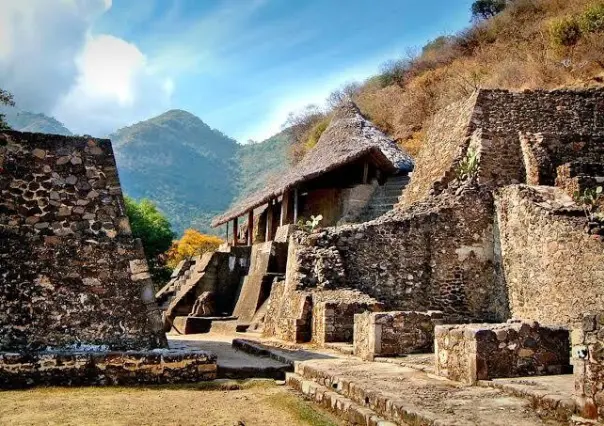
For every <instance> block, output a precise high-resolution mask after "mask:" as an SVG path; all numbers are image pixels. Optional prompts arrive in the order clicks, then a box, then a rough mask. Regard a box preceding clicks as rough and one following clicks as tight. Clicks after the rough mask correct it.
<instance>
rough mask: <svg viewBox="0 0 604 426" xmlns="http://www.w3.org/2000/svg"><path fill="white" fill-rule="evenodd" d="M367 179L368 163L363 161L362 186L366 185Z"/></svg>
mask: <svg viewBox="0 0 604 426" xmlns="http://www.w3.org/2000/svg"><path fill="white" fill-rule="evenodd" d="M367 179H369V162H367V161H365V164H364V165H363V184H366V183H367Z"/></svg>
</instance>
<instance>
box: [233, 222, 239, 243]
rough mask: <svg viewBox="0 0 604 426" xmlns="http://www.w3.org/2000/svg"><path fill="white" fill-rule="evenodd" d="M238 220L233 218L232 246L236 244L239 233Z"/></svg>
mask: <svg viewBox="0 0 604 426" xmlns="http://www.w3.org/2000/svg"><path fill="white" fill-rule="evenodd" d="M238 221H239V218H237V217H236V218H235V219H233V247H235V246H237V244H238V241H237V237H238V235H237V234H238V233H239V225H238V224H237V222H238Z"/></svg>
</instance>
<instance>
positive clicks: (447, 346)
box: [435, 321, 572, 384]
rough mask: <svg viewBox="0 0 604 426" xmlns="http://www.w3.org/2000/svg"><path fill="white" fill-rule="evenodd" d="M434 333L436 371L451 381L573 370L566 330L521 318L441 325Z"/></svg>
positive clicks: (472, 380)
mask: <svg viewBox="0 0 604 426" xmlns="http://www.w3.org/2000/svg"><path fill="white" fill-rule="evenodd" d="M435 336H436V338H435V356H436V360H435V362H436V374H438V375H440V376H443V377H446V378H448V379H451V380H455V381H459V382H464V383H469V384H473V383H475V382H476V381H477V380H490V379H495V378H509V377H524V376H537V375H548V374H565V373H570V372H571V371H572V369H571V366H570V336H569V331H568V330H567V329H566V328H562V327H555V326H553V327H546V326H540V325H539V324H538V323H536V322H520V321H508V322H507V323H503V324H465V325H439V326H436V329H435Z"/></svg>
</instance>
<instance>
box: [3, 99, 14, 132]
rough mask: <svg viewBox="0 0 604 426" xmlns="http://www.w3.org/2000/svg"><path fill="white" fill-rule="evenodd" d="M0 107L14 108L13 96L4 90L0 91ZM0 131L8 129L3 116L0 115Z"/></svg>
mask: <svg viewBox="0 0 604 426" xmlns="http://www.w3.org/2000/svg"><path fill="white" fill-rule="evenodd" d="M0 105H6V106H15V102H14V101H13V95H12V94H10V93H9V92H7V91H6V90H2V89H0ZM0 129H10V126H9V125H8V123H7V122H6V120H5V115H4V114H0Z"/></svg>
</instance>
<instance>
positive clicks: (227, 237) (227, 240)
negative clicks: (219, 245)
mask: <svg viewBox="0 0 604 426" xmlns="http://www.w3.org/2000/svg"><path fill="white" fill-rule="evenodd" d="M225 241H226V242H227V243H228V242H229V222H227V223H226V237H225Z"/></svg>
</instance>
